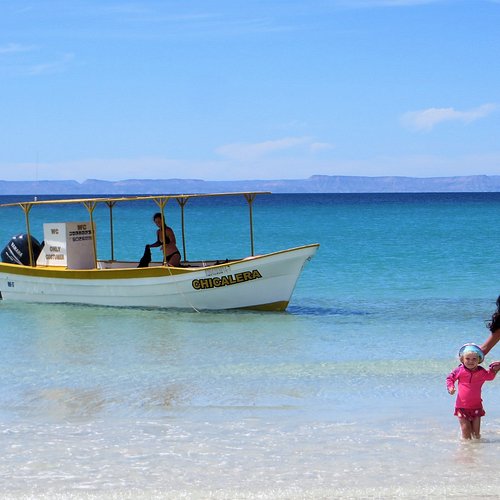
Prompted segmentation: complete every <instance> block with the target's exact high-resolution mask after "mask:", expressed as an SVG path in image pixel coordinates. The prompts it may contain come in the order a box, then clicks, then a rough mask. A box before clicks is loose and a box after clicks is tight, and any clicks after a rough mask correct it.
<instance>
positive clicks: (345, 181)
mask: <svg viewBox="0 0 500 500" xmlns="http://www.w3.org/2000/svg"><path fill="white" fill-rule="evenodd" d="M231 191H271V192H273V193H426V192H429V193H432V192H495V191H500V175H469V176H456V177H422V178H420V177H399V176H381V177H362V176H344V175H312V176H311V177H309V178H308V179H281V180H280V179H277V180H238V181H205V180H201V179H126V180H121V181H102V180H97V179H88V180H86V181H84V182H77V181H73V180H66V181H3V180H0V195H19V194H20V195H22V194H26V195H65V194H68V195H75V194H87V195H89V194H92V195H104V194H181V193H223V192H231Z"/></svg>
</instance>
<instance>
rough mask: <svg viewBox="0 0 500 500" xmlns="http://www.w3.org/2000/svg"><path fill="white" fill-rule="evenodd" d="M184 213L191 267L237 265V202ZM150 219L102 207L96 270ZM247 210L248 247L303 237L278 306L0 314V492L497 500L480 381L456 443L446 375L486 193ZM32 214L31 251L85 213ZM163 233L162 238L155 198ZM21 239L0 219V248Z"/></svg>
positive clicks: (475, 311)
mask: <svg viewBox="0 0 500 500" xmlns="http://www.w3.org/2000/svg"><path fill="white" fill-rule="evenodd" d="M13 199H19V197H17V198H16V197H0V203H5V202H9V201H12V200H13ZM21 199H22V198H21ZM186 209H187V211H186V233H187V243H186V250H187V253H188V257H189V258H191V259H212V258H226V257H228V258H234V257H241V256H244V255H246V254H248V252H249V239H248V233H249V223H248V210H247V205H246V201H245V200H244V199H243V198H237V199H233V198H225V199H223V200H222V201H216V200H213V199H210V200H205V201H200V202H199V203H197V202H195V201H194V200H192V202H191V201H190V202H189V203H188V205H187V207H186ZM156 211H157V207H156V206H154V204H152V203H151V204H147V203H146V204H144V205H141V206H139V207H138V206H137V205H129V204H123V205H118V206H117V207H115V233H116V239H115V246H116V251H115V257H116V258H134V259H139V258H140V256H141V255H142V251H143V248H144V244H145V243H151V242H153V241H154V239H155V226H154V225H153V222H152V215H153V213H154V212H156ZM253 211H254V232H255V251H256V253H264V252H267V251H271V250H278V249H283V248H288V247H292V246H298V245H302V244H306V243H315V242H318V243H320V244H321V247H320V249H319V251H318V253H317V255H316V256H315V258H314V259H313V260H312V261H311V262H310V263H309V264H308V265H307V267H306V268H305V270H304V273H303V275H302V277H301V279H300V281H299V283H298V285H297V288H296V290H295V293H294V296H293V298H292V302H291V304H290V306H289V309H288V311H287V312H286V313H262V312H243V311H233V312H220V313H213V312H212V313H208V312H196V311H193V310H186V311H168V310H153V309H121V308H104V307H84V306H78V305H34V304H32V305H20V304H12V303H8V302H5V301H3V302H0V366H1V371H0V385H1V391H0V497H1V498H7V499H9V498H36V499H49V498H50V499H53V498H75V499H76V498H84V499H93V498H99V499H100V498H106V499H107V498H116V499H118V498H120V499H122V498H124V499H136V498H148V499H149V498H162V499H163V498H172V499H174V498H175V499H177V498H195V499H208V498H217V499H247V498H248V499H250V498H260V499H276V498H277V499H282V498H283V499H285V498H286V499H303V498H307V499H309V498H314V499H316V498H318V499H323V498H325V499H326V498H384V499H385V498H423V497H431V496H432V497H436V498H455V497H457V498H458V497H464V496H465V497H473V498H475V497H477V498H485V497H487V498H498V495H499V492H500V474H499V470H500V469H499V467H500V460H499V459H500V379H499V380H494V381H493V382H490V383H488V384H486V385H485V386H484V389H483V398H484V402H485V408H486V416H485V417H484V418H483V423H482V435H483V437H482V439H481V440H480V441H476V442H469V443H464V442H461V441H460V438H459V425H458V422H457V419H456V417H454V416H453V405H454V398H453V397H451V396H449V395H448V393H447V392H446V389H445V383H444V381H445V377H446V375H447V374H448V373H449V372H450V371H451V370H452V369H453V368H454V367H455V366H456V365H457V364H458V361H457V359H456V353H457V350H458V348H459V347H460V346H461V345H462V344H463V343H464V342H470V341H475V342H479V343H480V342H482V341H483V340H484V339H485V338H486V336H487V333H488V330H487V328H486V327H485V321H486V320H487V319H488V318H489V316H490V315H491V313H492V312H493V309H494V307H495V300H496V298H497V296H498V294H499V293H500V283H499V276H500V258H499V257H498V253H499V248H500V247H499V242H500V240H499V237H498V230H497V225H498V224H497V223H498V220H499V219H500V193H475V194H472V193H470V194H468V193H461V194H439V193H432V194H360V195H354V194H290V195H284V194H279V195H271V196H260V197H258V198H257V200H256V201H255V203H254V207H253ZM30 218H31V230H32V233H33V235H34V236H35V237H37V238H38V239H39V240H40V241H41V240H42V239H43V232H42V225H41V224H42V222H43V221H45V222H59V221H65V220H72V221H79V220H87V216H86V212H85V210H84V209H82V208H81V207H70V206H68V207H67V208H64V209H63V210H61V209H60V207H59V208H57V209H55V208H54V207H52V208H47V209H40V208H38V207H35V208H33V209H32V211H31V213H30ZM96 220H97V224H98V245H99V249H100V252H101V255H102V256H103V257H107V255H106V252H108V248H109V241H108V240H107V237H106V236H105V234H104V231H103V230H101V229H100V228H101V227H104V224H107V222H106V220H107V213H106V211H105V210H98V211H96ZM167 221H168V223H169V225H171V226H172V227H173V229H174V230H175V232H176V234H177V236H178V238H179V235H180V227H181V222H180V213H179V209H178V207H177V206H176V203H175V202H172V203H170V202H169V204H168V205H167ZM24 227H25V226H24V216H23V214H22V212H21V210H20V209H18V208H12V209H11V208H9V209H0V249H1V248H3V247H4V246H5V245H6V244H7V242H8V240H9V239H10V237H11V236H13V235H14V234H18V233H22V232H24ZM156 257H157V258H158V257H159V253H158V254H156ZM494 359H500V346H497V347H496V349H494V350H493V351H492V352H491V353H490V355H489V356H488V358H487V361H486V363H488V362H489V361H493V360H494Z"/></svg>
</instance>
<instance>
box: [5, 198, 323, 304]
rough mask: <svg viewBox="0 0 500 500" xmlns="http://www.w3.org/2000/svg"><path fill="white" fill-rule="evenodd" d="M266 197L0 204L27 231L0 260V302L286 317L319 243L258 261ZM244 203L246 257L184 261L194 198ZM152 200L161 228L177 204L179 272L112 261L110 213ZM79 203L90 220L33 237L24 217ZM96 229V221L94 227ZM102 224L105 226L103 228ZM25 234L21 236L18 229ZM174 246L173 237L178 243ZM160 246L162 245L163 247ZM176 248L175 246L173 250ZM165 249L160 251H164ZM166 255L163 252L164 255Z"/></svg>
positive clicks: (54, 226) (51, 227)
mask: <svg viewBox="0 0 500 500" xmlns="http://www.w3.org/2000/svg"><path fill="white" fill-rule="evenodd" d="M267 194H271V193H269V192H234V193H209V194H175V195H151V196H123V197H106V198H78V199H57V200H39V199H34V200H30V201H23V202H16V203H6V204H2V205H0V209H2V208H5V207H13V206H17V207H19V208H20V209H21V210H22V212H23V213H24V218H25V226H26V228H25V232H24V233H21V234H17V235H14V236H13V237H12V239H11V240H10V241H9V242H8V243H7V246H6V247H5V248H4V250H3V251H2V253H1V256H2V259H1V260H2V262H0V299H1V300H3V301H4V302H5V303H6V302H9V301H12V302H14V301H16V302H27V303H30V302H31V303H71V304H88V305H96V306H117V307H143V308H172V309H193V310H195V311H203V310H228V309H253V310H262V311H284V310H286V308H287V307H288V305H289V302H290V300H291V297H292V293H293V291H294V288H295V286H296V283H297V280H298V278H299V276H300V274H301V271H302V269H303V267H304V265H305V264H306V263H307V262H308V261H310V260H311V258H312V257H313V256H314V254H315V253H316V251H317V249H318V247H319V244H317V243H313V244H306V245H304V246H300V247H294V248H286V249H281V250H277V251H274V252H272V253H266V254H260V255H258V254H257V255H256V254H255V250H254V236H253V202H254V200H255V198H256V197H257V196H260V195H267ZM214 196H220V197H224V196H240V197H241V196H242V197H244V198H245V199H246V201H247V204H248V207H249V232H250V251H249V255H246V256H244V257H241V258H236V259H221V260H208V261H199V260H196V261H195V260H189V258H188V257H187V255H186V244H185V242H186V231H185V217H184V211H185V209H186V204H187V203H188V201H190V200H192V199H193V198H200V197H214ZM147 200H153V201H154V203H156V205H157V206H158V207H159V212H160V213H161V217H162V222H164V221H166V205H167V202H169V201H170V200H175V201H176V202H177V203H178V204H179V206H180V210H181V212H180V213H181V226H182V237H181V238H182V240H181V241H182V248H180V249H182V251H183V254H181V257H182V259H181V263H180V264H179V265H178V266H177V267H172V266H171V265H168V263H167V262H166V261H165V258H163V261H159V262H149V264H148V265H147V266H145V267H140V266H139V261H124V260H115V258H114V253H115V252H114V245H115V243H114V241H115V236H114V223H113V217H114V212H113V208H114V207H115V205H117V204H120V203H130V202H134V203H141V202H144V201H147ZM67 204H81V205H83V206H84V207H85V208H86V209H87V213H88V220H84V221H67V222H62V223H61V222H58V223H51V222H47V223H44V224H43V235H44V240H43V242H42V243H39V241H38V240H37V239H36V238H35V236H34V235H33V234H32V231H31V227H30V213H31V212H32V211H34V210H36V209H37V208H38V207H39V206H41V205H58V206H61V207H64V206H65V205H67ZM100 206H104V207H106V206H107V207H108V210H109V228H105V230H106V232H107V233H108V236H109V241H110V255H109V256H108V257H110V258H108V259H101V258H99V256H98V251H97V248H98V246H97V244H96V236H97V234H101V232H100V231H101V227H99V230H100V231H99V233H98V232H97V227H96V217H95V216H94V212H95V210H96V208H97V207H100ZM100 223H102V221H101V222H100ZM106 225H107V224H106ZM22 230H24V229H22ZM178 243H179V238H178ZM163 245H164V244H163ZM179 246H180V245H179ZM163 250H165V247H164V248H163ZM163 255H165V251H164V252H163Z"/></svg>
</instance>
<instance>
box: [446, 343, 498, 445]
mask: <svg viewBox="0 0 500 500" xmlns="http://www.w3.org/2000/svg"><path fill="white" fill-rule="evenodd" d="M458 357H459V359H460V362H461V364H460V365H459V366H458V367H457V368H455V369H454V370H453V371H452V372H451V373H450V374H449V375H448V376H447V377H446V387H447V389H448V392H449V393H450V394H455V382H458V394H457V400H456V402H455V415H456V416H457V417H458V421H459V422H460V428H461V430H462V438H463V439H471V438H475V439H479V438H480V437H481V417H482V416H483V415H484V414H485V411H484V409H483V400H482V399H481V388H482V386H483V384H484V383H485V382H486V381H487V380H493V379H494V378H495V376H496V374H497V371H498V370H500V362H499V361H495V362H494V363H492V364H491V365H490V366H489V369H488V370H486V369H485V368H483V367H482V366H479V364H480V363H482V362H483V360H484V354H483V351H482V350H481V348H480V347H479V346H477V345H476V344H465V345H464V346H462V347H461V349H460V351H459V353H458Z"/></svg>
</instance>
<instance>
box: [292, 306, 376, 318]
mask: <svg viewBox="0 0 500 500" xmlns="http://www.w3.org/2000/svg"><path fill="white" fill-rule="evenodd" d="M287 312H288V313H290V314H293V315H297V316H368V315H370V314H371V313H369V312H367V311H361V310H356V309H346V308H343V307H324V306H293V305H292V306H289V307H288V309H287Z"/></svg>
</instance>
